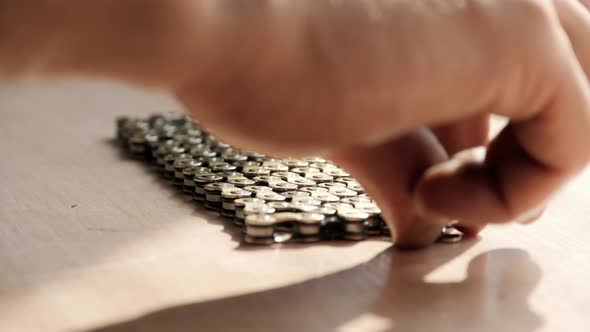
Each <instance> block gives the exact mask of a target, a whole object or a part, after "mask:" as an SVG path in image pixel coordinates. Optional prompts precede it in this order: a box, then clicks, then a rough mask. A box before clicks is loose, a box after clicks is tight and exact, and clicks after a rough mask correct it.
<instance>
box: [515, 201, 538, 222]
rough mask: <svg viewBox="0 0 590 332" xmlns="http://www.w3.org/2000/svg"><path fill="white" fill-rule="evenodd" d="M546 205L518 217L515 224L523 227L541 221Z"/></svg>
mask: <svg viewBox="0 0 590 332" xmlns="http://www.w3.org/2000/svg"><path fill="white" fill-rule="evenodd" d="M545 207H546V206H545V205H541V206H538V207H536V208H534V209H531V210H528V211H527V212H525V213H523V214H521V215H520V216H518V218H516V219H514V220H513V222H514V223H517V224H521V225H529V224H532V223H533V222H535V221H536V220H537V219H539V218H540V217H541V216H542V215H543V213H544V212H545Z"/></svg>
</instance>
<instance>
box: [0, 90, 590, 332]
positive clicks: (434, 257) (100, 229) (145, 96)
mask: <svg viewBox="0 0 590 332" xmlns="http://www.w3.org/2000/svg"><path fill="white" fill-rule="evenodd" d="M176 108H177V105H176V104H175V103H174V102H173V101H172V99H170V98H169V97H167V96H163V95H158V94H156V93H153V92H146V91H138V90H133V89H131V88H127V87H123V86H115V85H112V84H107V83H100V82H97V83H81V82H76V81H68V82H61V83H51V84H49V83H47V84H39V83H38V84H32V85H28V86H14V85H12V86H8V85H5V86H4V87H2V88H0V138H1V139H0V153H1V163H0V331H2V332H12V331H15V332H24V331H43V332H52V331H96V332H99V331H100V332H115V331H117V332H118V331H170V332H176V331H372V332H377V331H379V332H382V331H404V332H405V331H438V332H443V331H449V332H456V331H490V332H492V331H493V332H496V331H515V332H516V331H518V332H532V331H568V332H574V331H590V327H589V325H590V316H589V315H590V287H589V286H588V285H589V284H590V221H589V220H588V219H589V218H588V216H589V215H590V197H589V196H590V173H587V174H586V175H583V176H581V177H580V178H579V179H577V180H576V181H575V182H573V183H572V184H571V185H570V186H569V187H568V188H567V189H565V190H564V191H563V192H562V193H561V194H560V195H558V197H557V198H556V200H555V202H554V204H553V205H552V206H551V207H550V208H549V211H548V212H547V214H546V215H545V217H544V218H543V219H542V220H541V221H540V222H538V223H537V224H535V225H533V226H526V227H525V226H522V225H511V226H498V227H490V228H489V229H487V230H486V231H485V232H484V233H483V234H482V236H481V238H480V239H478V240H473V241H468V242H465V243H462V244H458V245H437V246H434V247H432V248H431V249H429V250H425V251H421V252H412V253H400V252H396V251H395V250H392V249H391V248H390V244H389V243H387V242H384V241H379V240H369V241H363V242H358V243H355V242H338V243H322V244H313V245H284V246H280V247H272V248H268V247H248V246H243V245H241V244H240V243H239V242H238V239H239V234H238V233H237V232H236V229H234V228H233V227H232V226H231V225H229V224H227V223H226V222H224V220H222V219H220V218H219V217H216V216H215V215H213V214H212V213H210V212H207V211H206V210H203V209H202V208H198V207H196V206H195V204H194V203H191V202H187V201H186V199H184V198H183V197H182V196H181V195H179V194H176V192H175V191H174V190H172V189H170V188H168V187H167V186H165V185H164V184H162V182H160V181H159V180H158V179H157V178H156V177H155V176H154V175H153V174H151V173H149V172H148V171H147V170H146V168H145V167H142V165H141V164H140V163H137V162H134V161H129V160H126V159H124V158H122V157H121V155H120V154H119V151H118V150H117V148H115V147H114V146H113V144H112V141H111V138H112V137H113V135H114V123H113V120H114V117H115V116H117V115H121V114H137V115H142V114H148V113H151V112H155V111H162V110H169V109H176ZM589 143H590V142H589Z"/></svg>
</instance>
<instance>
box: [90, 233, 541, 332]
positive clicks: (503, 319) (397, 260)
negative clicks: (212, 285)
mask: <svg viewBox="0 0 590 332" xmlns="http://www.w3.org/2000/svg"><path fill="white" fill-rule="evenodd" d="M468 246H469V245H464V244H460V245H452V246H437V247H435V248H432V249H430V250H426V251H421V252H398V251H395V250H391V249H390V250H387V251H385V252H383V253H381V254H379V255H378V256H377V257H375V258H374V259H372V260H371V261H369V262H368V263H366V264H362V265H360V266H357V267H354V268H352V269H349V270H345V271H342V272H338V273H334V274H331V275H328V276H325V277H321V278H317V279H313V280H309V281H305V282H303V283H300V284H295V285H291V286H287V287H282V288H278V289H273V290H268V291H263V292H258V293H253V294H246V295H242V296H235V297H229V298H224V299H219V300H212V301H205V302H198V303H193V304H188V305H182V306H178V307H172V308H167V309H164V310H161V311H158V312H154V313H151V314H148V315H145V316H143V317H139V318H137V319H134V320H131V321H128V322H123V323H119V324H115V325H111V326H106V327H102V328H99V329H96V330H93V331H92V332H122V331H135V332H139V331H141V332H152V331H166V332H185V331H187V332H188V331H191V332H192V331H286V332H291V331H293V332H295V331H297V332H300V331H309V332H312V331H349V330H350V331H365V330H368V331H375V332H377V331H378V332H384V331H402V332H412V331H437V332H444V331H449V332H450V331H452V332H457V331H478V332H480V331H490V332H491V331H494V332H496V331H519V332H527V331H534V330H536V329H537V328H539V327H540V326H541V325H542V320H541V319H540V317H538V316H537V315H536V314H535V313H534V312H532V311H531V309H530V308H529V305H528V303H527V298H528V296H529V294H530V293H531V292H532V291H533V289H534V288H535V286H536V284H537V282H538V281H539V279H540V276H541V271H540V269H539V267H538V266H537V265H536V264H535V263H534V262H533V261H532V260H531V259H530V257H529V256H528V254H527V253H526V252H524V251H522V250H516V249H501V250H494V251H490V252H487V253H484V254H481V255H479V256H477V257H476V258H474V259H473V260H472V261H471V262H470V264H469V267H468V271H467V272H468V276H467V278H466V279H465V280H464V281H461V282H449V283H429V282H426V281H425V280H424V277H425V276H426V275H427V274H428V273H430V272H432V271H433V270H435V269H436V268H437V267H440V266H442V265H443V264H444V263H445V262H447V261H449V260H450V259H452V258H453V257H456V256H457V255H458V252H462V251H464V250H466V248H468ZM366 317H372V318H373V319H376V320H377V321H379V322H380V323H379V326H378V327H375V326H374V325H373V328H371V329H367V328H368V327H369V326H370V324H367V322H365V324H361V325H359V326H355V325H354V324H355V323H358V322H359V321H362V320H363V319H365V318H366ZM361 326H362V327H361Z"/></svg>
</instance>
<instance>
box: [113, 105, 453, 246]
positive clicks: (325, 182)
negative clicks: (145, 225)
mask: <svg viewBox="0 0 590 332" xmlns="http://www.w3.org/2000/svg"><path fill="white" fill-rule="evenodd" d="M116 122H117V133H116V134H117V139H118V141H119V143H120V144H121V146H122V147H123V149H124V150H125V151H126V153H127V154H128V155H129V156H131V157H133V158H136V159H141V160H146V161H148V162H151V163H152V164H153V165H154V167H155V168H156V170H157V171H158V172H159V173H160V174H161V175H162V176H163V177H164V178H165V179H166V180H167V181H169V182H170V183H171V184H173V185H174V186H176V187H177V188H179V189H181V190H182V192H184V193H185V194H186V195H189V196H190V197H192V198H193V199H194V200H195V201H198V202H202V203H203V204H204V206H205V207H206V208H208V209H211V210H214V211H217V212H219V213H220V214H221V215H222V216H224V217H227V218H231V219H233V222H234V224H235V225H237V226H239V227H241V228H242V230H243V233H244V240H245V242H247V243H252V244H273V243H279V242H285V241H302V242H316V241H321V240H353V241H358V240H363V239H365V238H367V237H369V236H390V235H391V234H390V230H389V229H388V227H387V225H386V223H385V222H384V221H383V219H382V217H381V210H380V209H379V207H378V206H377V204H375V202H374V201H373V199H371V198H370V197H369V196H368V195H367V194H365V191H364V189H363V187H362V185H361V184H360V183H359V182H358V181H356V180H355V179H354V178H352V177H351V176H350V174H348V173H347V172H346V171H344V170H343V169H341V168H339V167H338V166H337V165H335V164H334V163H332V162H331V161H329V160H325V159H323V158H320V157H309V158H301V159H294V158H287V159H275V158H271V157H268V156H265V155H263V154H260V153H253V152H246V151H241V150H239V149H237V148H235V147H232V146H230V145H228V144H226V143H223V142H222V141H220V140H218V139H217V138H216V137H215V136H213V135H211V134H210V133H207V132H206V131H205V130H204V129H203V128H201V127H200V126H199V124H198V123H196V122H194V121H192V120H191V119H190V118H189V117H188V116H186V115H182V114H179V113H163V114H154V115H152V116H150V117H149V118H147V119H136V118H129V117H119V118H117V121H116ZM462 237H463V233H461V232H460V231H459V230H457V229H456V228H454V227H452V226H446V227H444V228H443V229H442V231H441V235H440V237H439V239H438V241H439V242H443V243H455V242H458V241H460V240H461V239H462Z"/></svg>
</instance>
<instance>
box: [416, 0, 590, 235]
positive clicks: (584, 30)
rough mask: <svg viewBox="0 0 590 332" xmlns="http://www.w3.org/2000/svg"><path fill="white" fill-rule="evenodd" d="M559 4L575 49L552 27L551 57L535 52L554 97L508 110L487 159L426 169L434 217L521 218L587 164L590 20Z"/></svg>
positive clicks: (423, 191)
mask: <svg viewBox="0 0 590 332" xmlns="http://www.w3.org/2000/svg"><path fill="white" fill-rule="evenodd" d="M557 5H558V6H564V7H560V9H559V12H560V13H559V14H560V19H561V20H562V21H564V20H567V22H562V24H563V25H564V29H565V30H566V31H567V33H568V35H569V36H570V37H571V42H572V43H573V45H571V44H570V43H569V41H568V40H567V38H565V37H566V36H565V34H563V31H561V30H560V29H553V30H551V31H548V34H546V36H547V37H548V40H551V41H552V43H553V46H552V47H551V48H548V47H544V48H543V49H545V50H546V51H549V52H551V50H553V54H550V55H541V54H539V53H537V56H544V57H545V60H544V61H545V66H546V67H545V68H543V69H541V68H537V69H538V70H539V72H542V71H543V70H544V72H545V75H547V77H546V78H545V79H552V81H553V82H555V83H554V85H552V87H551V89H550V90H544V89H539V90H538V91H550V93H548V96H549V97H548V98H543V99H537V100H536V101H537V102H538V103H539V105H540V106H539V107H538V108H535V107H534V104H535V103H531V104H528V105H527V104H521V105H522V107H523V108H522V109H520V110H518V112H505V111H503V112H504V114H505V115H508V116H510V117H512V119H513V121H512V123H511V124H510V125H508V126H507V127H506V128H505V129H504V130H503V131H502V132H501V133H500V135H499V136H498V137H497V138H496V139H495V140H494V141H493V142H492V143H491V145H490V148H489V150H488V154H487V156H486V158H485V159H481V158H476V157H473V156H472V157H470V158H465V157H464V158H463V159H461V158H455V159H454V160H452V161H448V162H445V163H443V164H440V165H437V166H436V167H434V168H432V169H430V170H429V171H428V172H427V174H426V175H425V177H424V178H423V179H422V180H421V182H420V184H419V187H418V192H417V193H418V194H417V196H418V198H419V199H418V200H419V205H420V206H421V208H422V209H424V211H427V213H430V214H431V215H432V216H433V217H438V218H442V217H451V218H456V219H459V220H461V221H462V222H464V223H466V224H473V225H477V224H479V225H481V224H485V223H501V222H507V221H511V220H520V219H522V218H523V216H524V217H526V216H527V214H528V212H529V211H530V210H531V209H533V208H538V207H539V206H543V205H544V204H545V202H546V200H547V199H548V198H549V196H550V195H552V194H553V193H554V192H555V191H556V190H558V189H559V188H560V187H561V186H562V185H563V184H564V182H566V181H567V180H568V179H569V178H571V177H572V176H573V175H574V174H576V173H577V172H578V171H580V170H581V169H582V168H583V167H584V166H585V165H586V163H587V161H588V159H589V153H590V151H589V149H588V148H587V142H588V141H589V140H590V88H589V85H588V80H587V78H586V76H585V75H584V70H583V69H584V68H583V67H582V66H581V65H580V62H582V64H583V65H584V66H585V67H586V72H590V62H589V61H590V25H589V24H590V23H589V22H590V19H588V17H587V12H583V11H581V9H583V8H582V7H581V6H573V5H571V3H570V4H568V2H567V1H562V2H558V3H557ZM537 41H538V40H537ZM550 45H551V44H549V45H547V46H550ZM572 46H573V48H572ZM574 49H575V52H576V53H574ZM577 59H583V60H581V61H580V62H578V61H577ZM539 82H541V80H540V81H539ZM525 100H526V99H525Z"/></svg>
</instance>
